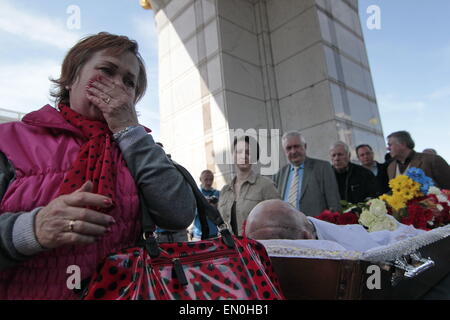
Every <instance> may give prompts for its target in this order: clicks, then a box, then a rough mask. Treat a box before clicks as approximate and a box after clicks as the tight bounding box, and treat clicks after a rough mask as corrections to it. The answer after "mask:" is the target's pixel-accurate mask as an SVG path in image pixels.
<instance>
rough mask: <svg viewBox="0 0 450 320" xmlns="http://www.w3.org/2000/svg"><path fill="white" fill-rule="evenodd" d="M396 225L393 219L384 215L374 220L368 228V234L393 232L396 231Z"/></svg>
mask: <svg viewBox="0 0 450 320" xmlns="http://www.w3.org/2000/svg"><path fill="white" fill-rule="evenodd" d="M397 227H398V223H397V221H396V220H395V218H394V217H392V216H389V215H386V216H384V217H383V218H381V219H379V220H376V221H375V222H374V223H373V224H371V225H370V226H369V232H374V231H381V230H389V231H394V230H395V229H397Z"/></svg>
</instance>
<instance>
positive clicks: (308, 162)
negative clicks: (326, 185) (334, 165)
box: [305, 157, 331, 168]
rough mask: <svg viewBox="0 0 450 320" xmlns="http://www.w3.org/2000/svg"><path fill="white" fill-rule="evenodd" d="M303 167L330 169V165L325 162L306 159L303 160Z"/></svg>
mask: <svg viewBox="0 0 450 320" xmlns="http://www.w3.org/2000/svg"><path fill="white" fill-rule="evenodd" d="M305 167H313V168H331V163H329V162H328V161H325V160H321V159H316V158H309V157H307V158H306V160H305Z"/></svg>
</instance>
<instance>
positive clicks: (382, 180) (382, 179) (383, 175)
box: [376, 162, 391, 195]
mask: <svg viewBox="0 0 450 320" xmlns="http://www.w3.org/2000/svg"><path fill="white" fill-rule="evenodd" d="M388 164H389V163H387V164H386V163H378V162H377V168H378V173H377V175H376V179H377V182H378V191H379V193H380V195H381V194H383V193H387V192H389V191H390V190H391V189H390V188H389V177H388V174H387V165H388Z"/></svg>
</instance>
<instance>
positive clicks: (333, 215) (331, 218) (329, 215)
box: [316, 210, 339, 224]
mask: <svg viewBox="0 0 450 320" xmlns="http://www.w3.org/2000/svg"><path fill="white" fill-rule="evenodd" d="M338 217H339V213H338V212H331V211H330V210H324V211H322V213H321V214H320V215H319V216H318V217H316V218H317V219H319V220H323V221H326V222H330V223H334V224H336V223H337V219H338Z"/></svg>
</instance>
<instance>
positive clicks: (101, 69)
mask: <svg viewBox="0 0 450 320" xmlns="http://www.w3.org/2000/svg"><path fill="white" fill-rule="evenodd" d="M146 82H147V80H146V74H145V68H144V65H143V61H142V59H141V56H140V55H139V52H138V45H137V43H136V42H134V41H132V40H130V39H128V38H127V37H124V36H116V35H112V34H108V33H99V34H97V35H93V36H89V37H86V38H84V39H82V40H81V41H80V42H78V43H77V44H76V45H75V46H74V47H73V48H72V49H71V50H70V51H69V52H68V54H67V55H66V57H65V59H64V61H63V64H62V68H61V76H60V78H59V79H56V80H54V83H55V88H56V90H55V91H54V92H53V96H54V97H55V100H56V108H54V107H51V106H49V105H47V106H44V107H43V108H41V109H39V110H37V111H34V112H31V113H29V114H27V115H26V116H25V117H24V118H23V120H22V121H20V122H11V123H6V124H2V125H0V136H1V137H2V139H0V200H1V202H0V299H18V298H21V299H76V298H78V296H77V295H76V294H75V293H74V292H73V291H72V290H68V288H67V286H66V278H67V273H66V270H67V267H68V266H69V265H78V266H79V267H80V269H81V270H82V272H83V274H82V277H83V280H84V279H89V277H90V276H91V275H92V274H93V272H94V270H95V267H96V266H97V264H98V263H99V262H100V261H101V259H103V258H104V257H105V256H106V255H107V254H108V253H110V252H112V251H115V250H118V249H121V248H123V247H125V246H127V245H128V246H132V245H134V244H135V243H136V241H137V239H138V238H139V237H140V236H141V234H140V232H141V222H140V219H141V218H140V216H141V212H140V211H141V207H142V206H141V203H142V202H145V203H146V205H147V207H148V211H149V212H150V214H151V219H152V220H153V221H154V222H155V224H156V225H157V226H158V230H157V234H158V240H159V241H186V240H188V239H190V240H199V239H201V238H202V234H201V227H200V222H199V218H198V216H197V215H196V205H195V197H194V194H193V192H192V189H191V187H190V186H189V184H188V183H187V182H186V181H185V179H184V177H183V176H182V174H180V172H179V171H178V170H177V169H176V167H175V166H174V165H173V162H172V160H171V157H170V156H169V155H167V154H166V153H165V151H164V149H163V145H162V144H157V143H155V142H154V141H153V138H152V135H151V134H149V133H148V132H149V131H150V130H149V129H147V128H145V127H144V126H142V125H140V124H139V122H138V119H137V115H136V110H135V105H136V103H137V101H139V99H140V98H141V97H142V96H143V94H144V92H145V88H146ZM250 139H251V138H250V137H247V136H245V137H242V138H240V139H235V140H234V143H233V155H234V168H235V174H234V177H233V178H232V180H231V182H230V183H229V184H226V185H225V186H223V187H222V188H221V190H220V192H219V191H218V190H216V189H214V188H213V185H214V175H215V173H214V172H212V171H210V170H205V171H203V172H202V173H201V175H200V183H201V184H200V189H201V192H202V193H203V195H204V196H205V197H206V198H207V199H208V201H209V203H210V204H211V205H213V206H216V207H217V208H218V210H219V212H220V214H221V215H222V217H223V219H224V221H225V222H226V223H227V224H228V225H229V226H230V229H231V231H232V232H233V233H234V234H235V235H239V236H240V235H243V233H244V228H245V227H244V223H245V221H246V220H247V219H248V216H249V214H250V212H251V211H252V210H253V209H255V207H257V206H258V205H259V204H260V203H265V202H266V201H267V200H276V202H275V204H276V207H277V208H279V210H278V211H277V210H275V211H274V210H273V208H272V209H270V210H269V211H270V212H271V213H270V215H269V217H268V218H265V221H264V222H271V223H272V227H274V228H275V229H273V230H272V231H273V232H278V233H279V230H278V231H277V230H276V228H278V229H280V228H281V229H283V228H284V229H286V228H287V229H289V228H291V230H290V231H292V232H293V233H296V232H298V234H296V235H295V236H293V237H297V238H299V237H303V238H311V239H314V238H317V230H316V227H314V225H313V224H312V223H311V222H310V220H308V219H306V218H305V217H304V216H303V215H301V216H297V217H294V220H295V219H297V220H298V221H297V222H296V223H298V225H301V226H302V227H301V228H299V230H294V229H295V228H294V229H292V228H293V227H294V225H293V224H292V223H291V222H289V221H290V220H289V219H284V218H282V217H283V215H281V214H277V212H280V210H281V211H282V210H285V211H286V210H287V211H289V210H291V213H292V212H302V213H303V214H304V215H306V216H311V217H314V216H317V215H319V214H320V213H321V212H322V211H323V210H325V209H329V210H333V211H335V210H339V209H340V208H341V204H340V201H341V200H346V201H348V202H361V201H364V200H365V199H367V198H372V197H376V196H378V195H380V194H382V193H384V192H386V190H388V181H389V179H391V178H393V177H395V176H396V175H398V174H402V173H403V172H404V171H405V170H406V169H407V168H408V167H418V168H421V169H423V170H424V171H425V173H426V174H427V175H428V176H429V177H431V178H432V179H433V180H434V181H435V184H436V185H437V186H438V187H440V188H446V189H450V168H449V166H448V164H447V163H446V162H445V160H444V159H443V158H442V157H440V156H439V155H437V154H433V151H432V150H431V151H430V150H428V151H427V152H426V153H425V152H424V153H419V152H416V151H414V142H413V140H412V138H411V137H410V135H409V134H408V133H407V132H406V131H399V132H395V133H392V134H390V135H389V136H388V149H389V154H390V156H391V160H390V161H389V162H385V163H383V164H380V163H378V162H376V161H375V160H374V152H373V150H372V147H371V146H370V145H368V144H363V145H359V146H358V147H357V148H356V150H355V152H356V155H357V157H358V159H359V161H360V163H361V165H358V164H355V163H352V162H351V161H350V159H351V151H350V148H349V146H348V145H347V144H345V143H344V142H341V141H338V142H336V143H335V144H333V145H332V146H331V147H330V149H329V155H330V159H329V160H330V161H324V160H319V159H313V158H311V157H308V156H307V150H308V149H307V142H306V141H305V139H304V137H303V136H302V135H301V133H299V132H297V131H289V132H286V133H285V134H284V135H283V136H282V139H281V143H282V147H283V150H284V153H285V156H286V159H287V162H288V164H287V165H286V166H284V167H282V168H281V169H280V170H279V172H278V173H277V174H275V175H274V176H273V177H265V176H262V175H261V174H259V173H258V172H257V171H256V170H255V169H254V167H253V166H252V163H253V162H254V161H253V160H255V159H254V158H252V157H253V156H254V155H255V156H254V157H256V161H257V160H258V157H259V145H258V144H257V142H256V150H251V146H253V145H255V144H253V143H251V140H250ZM434 153H435V152H434ZM216 174H218V173H216ZM280 204H282V205H281V206H280ZM280 208H281V209H280ZM287 216H288V218H289V217H290V218H292V214H291V216H289V215H287ZM283 219H284V220H283ZM277 221H278V222H277ZM283 221H284V222H283ZM252 223H254V221H253V222H252ZM277 223H279V224H278V225H277ZM190 224H191V227H190V228H188V227H189V225H190ZM208 224H209V232H210V234H209V236H210V237H213V236H216V235H217V234H218V232H217V228H216V227H215V225H214V224H213V223H212V222H211V221H209V220H208ZM273 224H275V226H273ZM284 225H286V226H287V227H286V228H285V227H283V226H284ZM251 226H254V225H253V224H252V225H251ZM188 229H190V231H191V232H190V233H188ZM256 229H258V228H256ZM268 231H270V228H268V229H266V230H265V232H268ZM252 232H253V231H251V232H250V233H248V234H250V235H251V234H252ZM258 232H259V231H258ZM279 234H280V233H279ZM281 234H283V233H281Z"/></svg>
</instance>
